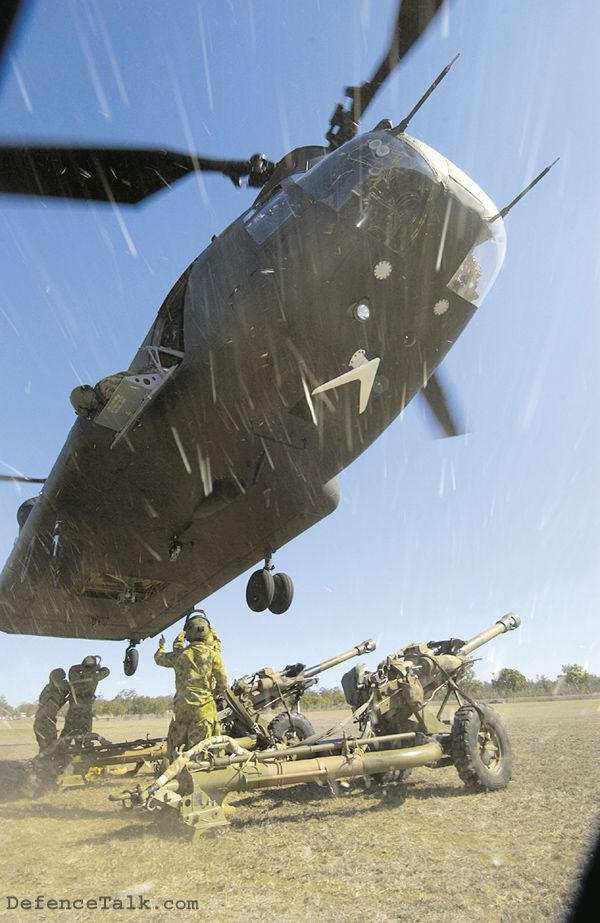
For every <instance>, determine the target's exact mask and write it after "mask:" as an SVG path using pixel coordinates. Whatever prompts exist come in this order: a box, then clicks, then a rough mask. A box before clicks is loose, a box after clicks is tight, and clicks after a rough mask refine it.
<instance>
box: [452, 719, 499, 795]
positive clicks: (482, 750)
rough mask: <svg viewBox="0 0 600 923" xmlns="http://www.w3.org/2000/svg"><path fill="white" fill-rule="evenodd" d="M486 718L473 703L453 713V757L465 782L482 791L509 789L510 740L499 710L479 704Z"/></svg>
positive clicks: (470, 786) (469, 786)
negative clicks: (481, 716)
mask: <svg viewBox="0 0 600 923" xmlns="http://www.w3.org/2000/svg"><path fill="white" fill-rule="evenodd" d="M479 708H480V709H481V714H482V715H483V721H482V720H481V718H480V716H479V712H478V710H477V709H476V708H474V707H473V706H472V705H463V706H462V708H459V709H458V711H457V712H456V714H455V716H454V722H453V724H452V734H451V747H452V759H453V761H454V765H455V766H456V770H457V772H458V774H459V776H460V777H461V779H462V781H463V782H464V783H465V785H466V786H467V787H468V788H475V789H479V791H490V792H494V791H499V790H500V789H502V788H506V786H507V785H508V783H509V781H510V777H511V773H512V753H511V747H510V740H509V738H508V734H507V731H506V728H505V727H504V723H503V721H502V719H501V717H500V715H499V714H498V712H497V711H494V709H493V708H490V707H489V706H488V705H480V706H479Z"/></svg>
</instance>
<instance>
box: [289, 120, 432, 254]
mask: <svg viewBox="0 0 600 923" xmlns="http://www.w3.org/2000/svg"><path fill="white" fill-rule="evenodd" d="M434 180H435V174H434V172H433V170H432V169H431V167H430V166H429V164H428V163H427V162H426V161H425V159H424V158H423V157H422V156H421V154H419V153H418V151H416V150H415V148H414V147H412V145H410V144H409V143H408V142H407V141H406V140H405V139H401V138H395V137H393V136H392V135H390V134H389V133H387V132H386V133H380V134H375V133H372V134H370V135H367V136H364V137H362V138H359V139H355V140H353V141H350V142H348V143H347V144H345V145H343V146H342V147H341V148H340V149H339V150H337V151H334V152H333V153H332V154H329V155H328V156H327V157H325V158H324V159H323V160H321V161H319V162H318V163H317V164H315V166H314V167H312V168H311V169H310V170H309V171H308V173H306V174H304V175H303V176H299V177H297V178H296V179H295V180H294V182H296V183H297V184H298V185H299V186H301V187H302V188H303V189H304V191H305V192H307V193H308V194H309V195H311V196H312V197H313V198H316V199H319V200H320V201H321V202H324V203H325V204H326V205H329V206H330V207H331V208H334V209H335V210H336V211H342V210H343V211H344V212H345V213H346V214H349V215H350V217H351V219H352V221H353V223H354V225H355V226H356V227H358V228H362V229H364V230H366V231H369V232H370V233H371V234H373V235H374V236H375V237H376V238H377V239H378V240H379V241H380V242H381V243H384V244H385V245H386V246H388V247H390V248H391V249H392V250H395V251H396V252H398V253H403V252H405V251H406V250H407V249H408V247H409V246H410V244H411V243H412V241H413V240H414V239H415V238H416V237H417V235H418V233H419V231H420V229H421V227H422V225H423V223H424V221H425V219H426V216H427V207H428V203H429V198H430V196H431V194H432V191H433V187H434V182H433V181H434Z"/></svg>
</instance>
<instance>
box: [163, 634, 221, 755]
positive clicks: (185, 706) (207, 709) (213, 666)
mask: <svg viewBox="0 0 600 923" xmlns="http://www.w3.org/2000/svg"><path fill="white" fill-rule="evenodd" d="M217 645H218V649H217ZM220 646H221V645H220V641H219V638H218V635H216V632H214V631H213V630H211V634H210V635H209V636H208V638H207V640H206V641H193V642H192V643H191V644H188V645H187V646H185V644H184V635H183V632H182V633H181V634H179V635H178V636H177V638H176V640H175V643H174V644H173V651H172V652H171V653H168V652H167V651H166V650H165V648H164V641H162V639H161V643H160V645H159V648H158V650H157V652H156V653H155V655H154V660H155V662H156V663H157V664H158V665H159V666H160V667H173V669H174V670H175V699H174V701H173V718H172V719H171V724H170V725H169V733H168V735H167V752H168V754H169V758H170V759H173V758H174V757H175V755H176V752H177V750H178V749H180V748H182V747H183V748H184V749H185V750H188V749H189V748H190V747H193V746H194V744H197V743H200V741H201V740H204V739H205V738H207V737H213V736H214V735H215V734H219V733H220V730H221V729H220V726H219V722H218V720H217V705H216V702H215V695H222V694H223V693H224V692H225V690H226V688H227V675H226V673H225V667H224V666H223V661H222V660H221V654H220Z"/></svg>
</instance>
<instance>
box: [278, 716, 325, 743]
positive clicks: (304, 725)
mask: <svg viewBox="0 0 600 923" xmlns="http://www.w3.org/2000/svg"><path fill="white" fill-rule="evenodd" d="M269 731H270V732H271V734H272V735H273V737H274V738H275V740H278V741H280V743H282V744H295V743H298V741H299V740H306V738H307V737H312V735H313V734H314V733H315V729H314V727H313V726H312V724H311V723H310V721H309V720H308V718H305V717H304V715H298V714H296V712H291V713H290V714H289V715H288V713H287V712H282V714H281V715H277V717H276V718H273V720H272V721H271V723H270V725H269Z"/></svg>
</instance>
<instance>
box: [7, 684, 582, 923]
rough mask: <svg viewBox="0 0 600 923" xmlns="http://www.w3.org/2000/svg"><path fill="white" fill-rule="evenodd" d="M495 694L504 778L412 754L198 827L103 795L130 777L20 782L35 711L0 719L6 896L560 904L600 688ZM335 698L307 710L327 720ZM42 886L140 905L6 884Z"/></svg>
mask: <svg viewBox="0 0 600 923" xmlns="http://www.w3.org/2000/svg"><path fill="white" fill-rule="evenodd" d="M497 708H498V710H499V711H500V712H501V713H502V715H503V717H504V719H505V722H506V724H507V726H508V729H509V732H510V736H511V740H512V745H513V754H514V758H513V763H514V770H513V781H512V782H511V783H510V785H509V787H508V788H507V789H506V790H505V791H502V792H499V793H495V794H470V793H467V792H466V790H465V789H464V787H463V785H462V783H461V782H460V780H459V778H458V775H457V773H456V770H455V769H454V768H453V767H448V768H444V769H439V770H430V769H426V768H424V769H417V770H414V771H413V773H412V775H411V777H410V779H409V780H408V784H401V785H398V786H390V787H388V788H387V789H383V790H382V789H381V788H380V787H371V788H370V789H368V790H367V789H365V787H364V786H363V785H362V784H361V783H355V784H353V786H352V788H351V789H350V790H349V792H348V793H345V794H343V795H342V796H341V797H339V798H333V797H332V796H331V795H330V794H329V792H328V791H327V790H326V789H324V788H320V787H318V786H316V785H310V786H296V787H293V788H287V789H282V790H279V791H274V792H266V793H263V794H256V795H251V796H249V795H245V796H244V795H237V796H232V798H231V801H232V803H233V804H235V805H236V807H237V811H236V813H235V815H234V816H233V818H232V822H231V825H230V827H228V828H223V829H220V830H219V831H218V832H216V833H212V834H211V835H209V836H207V837H203V838H200V839H196V840H194V842H189V840H187V839H185V838H182V837H181V836H178V835H177V834H170V835H166V834H165V832H164V831H163V830H161V829H159V825H158V824H157V823H156V821H155V818H154V817H153V816H152V815H151V814H148V813H145V812H141V811H140V812H135V811H130V812H126V811H123V810H122V809H120V808H118V807H116V806H115V805H114V804H112V803H110V802H109V801H108V800H107V796H108V794H109V793H110V792H113V791H117V790H119V789H121V788H123V780H122V779H118V778H116V777H114V776H113V777H108V778H103V779H99V780H98V781H97V782H94V783H92V784H90V785H87V786H84V785H83V784H77V785H75V786H68V787H62V788H59V789H57V790H56V791H55V792H52V793H50V794H47V795H45V796H43V797H42V798H40V799H38V800H35V801H29V800H27V799H24V798H23V797H22V794H21V793H20V791H19V788H18V782H19V779H20V772H19V766H18V764H17V763H16V761H17V760H22V759H25V758H27V757H28V756H31V755H33V753H34V752H35V747H34V742H33V735H32V733H31V728H30V726H29V725H28V723H27V722H14V721H12V722H3V723H0V817H1V821H2V839H1V848H2V860H1V862H0V868H1V880H2V888H1V891H0V908H1V910H0V914H1V913H4V914H5V919H7V920H33V921H41V920H46V919H51V920H57V919H60V920H68V921H79V920H90V919H92V920H96V919H98V918H100V919H105V920H108V921H117V920H119V921H120V920H129V921H135V923H138V921H140V920H145V919H148V920H152V919H165V920H167V919H169V920H177V919H182V920H186V919H187V920H192V919H193V920H195V921H211V923H212V921H217V923H220V921H236V923H237V921H246V920H252V921H264V923H275V921H277V923H296V921H298V923H299V921H326V923H328V921H349V923H354V921H359V920H360V921H365V920H366V921H369V923H392V921H394V923H395V921H407V923H415V921H427V923H429V921H431V923H437V921H440V923H441V921H448V920H450V921H469V923H471V921H482V923H483V921H485V923H489V921H491V920H498V921H502V923H506V921H523V923H525V921H538V920H539V921H542V920H544V921H546V920H560V919H561V917H562V915H563V913H564V910H565V908H566V906H567V903H568V900H569V896H570V894H571V893H572V891H573V888H574V886H575V881H576V876H577V874H578V870H579V869H580V867H581V864H582V862H583V860H584V857H585V853H586V849H587V848H588V846H589V843H590V841H591V838H592V835H593V830H592V828H593V825H594V824H595V820H596V816H597V811H598V804H599V803H600V772H598V752H599V750H600V701H599V700H598V699H590V700H578V701H573V700H569V701H560V700H557V701H553V702H516V703H508V704H504V705H499V706H497ZM340 716H341V715H340V714H339V713H338V714H337V716H336V715H335V714H334V713H331V712H329V713H324V712H320V713H316V714H315V715H312V716H310V717H311V718H312V720H313V722H314V723H315V725H316V726H318V727H319V728H320V729H324V728H325V727H328V726H330V725H332V724H333V723H334V722H335V720H339V718H340ZM166 724H167V722H166V720H165V721H160V720H158V719H153V720H150V721H147V720H144V721H137V720H135V721H110V722H101V721H98V722H97V726H96V728H95V729H96V730H97V731H99V732H100V733H102V734H104V735H105V736H107V737H109V738H110V739H111V740H115V741H116V740H123V739H132V738H137V737H141V736H145V735H146V733H148V734H149V735H150V736H151V737H154V736H159V735H160V734H161V733H162V732H164V731H165V730H166ZM144 778H148V776H145V777H144ZM37 895H44V898H45V900H47V899H48V898H54V899H57V900H58V899H61V898H63V899H72V900H73V899H77V898H79V899H83V901H87V900H90V899H96V898H98V897H100V896H111V897H112V898H113V899H118V900H121V901H122V902H123V903H124V907H128V906H129V905H130V904H133V906H136V907H138V906H139V909H138V910H137V911H136V912H132V911H131V910H129V909H123V910H121V909H112V911H110V912H100V909H99V910H98V911H97V912H96V913H94V911H93V909H91V910H90V909H87V910H86V909H83V910H81V909H71V910H70V911H69V912H67V911H66V910H64V911H62V912H59V911H57V910H54V909H45V910H39V911H35V910H33V911H32V910H28V909H25V908H23V909H11V908H12V905H14V900H13V901H7V898H8V897H14V898H19V899H21V900H22V899H30V900H32V901H34V900H35V898H36V896H37ZM127 895H132V896H133V897H132V898H131V899H129V898H127V897H126V896H127ZM144 901H147V905H146V906H144V904H143V902H144ZM169 901H172V902H174V903H173V904H172V905H171V904H169ZM177 901H179V902H180V904H179V905H177V904H176V903H175V902H177ZM189 901H191V902H197V906H198V908H199V909H193V907H192V906H190V905H188V903H187V902H189ZM105 903H107V902H106V901H105ZM98 906H99V907H101V903H100V904H99V905H98ZM117 907H118V905H117Z"/></svg>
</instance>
